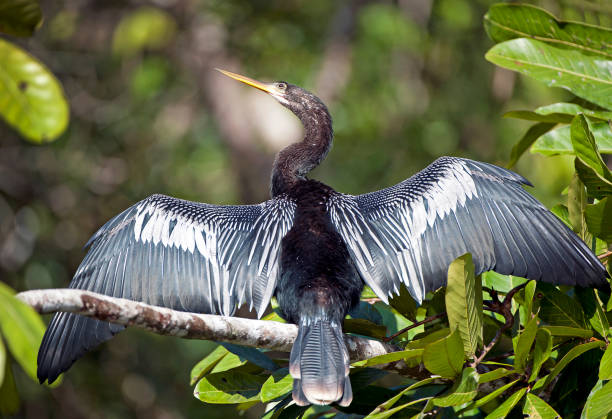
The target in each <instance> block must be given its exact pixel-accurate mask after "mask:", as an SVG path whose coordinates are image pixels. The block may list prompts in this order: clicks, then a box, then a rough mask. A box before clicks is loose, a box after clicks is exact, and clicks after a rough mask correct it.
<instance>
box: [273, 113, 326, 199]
mask: <svg viewBox="0 0 612 419" xmlns="http://www.w3.org/2000/svg"><path fill="white" fill-rule="evenodd" d="M290 109H291V111H293V113H294V114H295V115H296V116H297V117H298V118H299V119H300V121H302V124H303V125H304V139H303V140H302V141H300V142H299V143H294V144H291V145H290V146H289V147H286V148H284V149H283V150H281V151H280V153H278V155H277V156H276V161H275V162H274V169H273V171H272V184H271V192H272V196H277V195H280V194H283V193H287V192H288V191H289V190H290V189H291V188H292V187H293V186H294V185H295V184H296V183H297V182H299V181H301V180H305V179H306V175H307V174H308V172H310V171H311V170H312V169H314V168H315V167H316V166H318V165H319V163H320V162H321V161H322V160H323V159H324V158H325V156H326V155H327V152H328V151H329V149H330V148H331V144H332V137H333V131H332V121H331V116H330V115H329V112H328V111H327V108H326V107H325V105H323V104H322V103H320V102H319V103H316V104H315V105H314V106H310V107H301V108H298V109H292V108H290Z"/></svg>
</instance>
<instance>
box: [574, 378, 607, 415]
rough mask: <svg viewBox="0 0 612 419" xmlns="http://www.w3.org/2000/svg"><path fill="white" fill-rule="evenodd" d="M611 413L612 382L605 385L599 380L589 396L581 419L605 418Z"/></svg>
mask: <svg viewBox="0 0 612 419" xmlns="http://www.w3.org/2000/svg"><path fill="white" fill-rule="evenodd" d="M610 412H612V381H608V382H607V383H606V384H603V382H602V381H601V380H600V381H598V382H597V384H595V386H594V387H593V390H591V393H590V394H589V397H588V398H587V401H586V403H585V405H584V409H583V410H582V415H581V416H580V417H581V418H585V419H591V418H593V419H594V418H598V419H599V418H605V417H607V415H608V414H609V413H610Z"/></svg>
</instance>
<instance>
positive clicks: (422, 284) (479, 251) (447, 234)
mask: <svg viewBox="0 0 612 419" xmlns="http://www.w3.org/2000/svg"><path fill="white" fill-rule="evenodd" d="M523 184H526V185H529V183H528V182H527V181H526V180H525V179H524V178H522V177H521V176H519V175H517V174H516V173H513V172H511V171H509V170H505V169H502V168H500V167H497V166H493V165H490V164H487V163H481V162H476V161H472V160H467V159H458V158H450V157H442V158H440V159H438V160H436V161H435V162H433V163H432V164H431V165H430V166H428V167H427V168H425V169H424V170H423V171H421V172H419V173H417V174H416V175H414V176H412V177H411V178H409V179H407V180H405V181H403V182H401V183H399V184H397V185H395V186H392V187H390V188H386V189H383V190H380V191H377V192H372V193H368V194H364V195H359V196H350V195H341V194H339V195H336V196H334V197H333V199H332V200H331V201H330V204H329V211H330V213H331V217H332V222H333V224H334V225H335V227H336V228H337V229H338V231H339V232H340V234H341V236H342V238H343V239H344V241H345V242H346V244H347V246H348V248H349V251H350V253H351V255H352V257H353V259H354V261H355V264H356V266H357V268H358V270H359V272H360V274H361V276H362V278H363V279H364V281H365V282H366V283H367V284H368V285H369V286H370V287H371V288H372V289H373V290H374V292H376V294H377V295H378V296H379V297H380V298H381V299H383V300H385V301H386V300H387V297H388V296H390V295H391V294H392V293H394V292H395V293H397V292H398V287H399V286H400V284H405V285H406V287H407V288H408V290H409V291H410V293H411V295H412V296H413V297H414V298H415V299H416V300H417V301H419V302H420V301H422V299H423V298H424V296H425V294H426V293H427V292H428V291H431V290H435V289H436V288H438V287H440V286H443V285H444V284H445V283H446V276H447V270H448V266H449V264H450V263H451V262H452V261H453V260H454V259H455V258H457V257H459V256H461V255H462V254H464V253H467V252H470V253H471V254H472V256H473V260H474V264H475V267H476V272H477V273H481V272H484V271H487V270H495V271H497V272H499V273H502V274H507V275H509V274H512V275H517V276H521V277H525V278H529V279H535V280H543V281H546V282H551V283H555V284H570V285H581V286H593V285H602V284H603V283H605V278H606V275H607V274H606V271H605V269H604V267H603V266H602V265H601V263H600V262H599V261H598V259H597V258H596V257H595V255H593V253H592V252H591V251H590V250H589V248H588V247H587V246H586V245H585V244H584V243H583V242H582V241H581V240H580V239H579V238H578V237H577V236H576V235H575V234H574V233H573V232H572V231H571V230H569V229H568V228H567V227H566V226H565V224H563V223H562V222H561V221H560V220H559V219H558V218H557V217H555V215H554V214H552V213H551V212H549V211H548V210H547V209H546V208H545V207H544V206H543V205H542V204H541V203H539V202H538V201H537V200H536V199H535V198H533V197H532V196H531V195H529V194H528V193H527V192H526V191H525V190H524V189H523V187H522V185H523Z"/></svg>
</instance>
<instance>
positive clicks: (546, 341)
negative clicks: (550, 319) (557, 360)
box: [529, 328, 552, 382]
mask: <svg viewBox="0 0 612 419" xmlns="http://www.w3.org/2000/svg"><path fill="white" fill-rule="evenodd" d="M551 352H552V334H551V333H550V331H549V330H548V329H544V328H540V329H538V331H537V333H536V337H535V345H534V347H533V365H532V367H531V376H530V377H529V382H532V381H534V380H536V379H537V378H538V374H539V373H540V369H541V368H542V365H544V363H545V362H546V361H547V360H548V358H550V353H551Z"/></svg>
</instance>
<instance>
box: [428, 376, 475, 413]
mask: <svg viewBox="0 0 612 419" xmlns="http://www.w3.org/2000/svg"><path fill="white" fill-rule="evenodd" d="M477 389H478V373H477V372H476V370H475V369H474V368H465V369H463V371H462V373H461V377H458V378H457V381H455V384H454V385H453V387H451V389H450V390H449V391H447V392H446V393H445V394H442V395H441V396H438V397H435V398H434V399H433V403H434V404H435V405H436V406H442V407H448V406H459V405H462V404H464V403H467V402H469V401H470V400H473V399H474V397H476V395H477V394H478V390H477Z"/></svg>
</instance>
